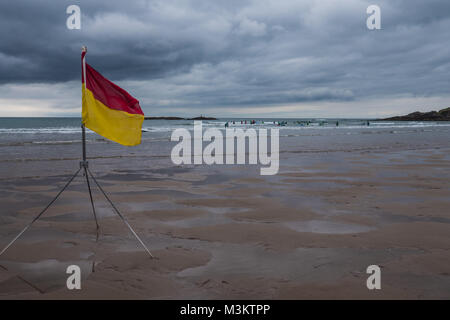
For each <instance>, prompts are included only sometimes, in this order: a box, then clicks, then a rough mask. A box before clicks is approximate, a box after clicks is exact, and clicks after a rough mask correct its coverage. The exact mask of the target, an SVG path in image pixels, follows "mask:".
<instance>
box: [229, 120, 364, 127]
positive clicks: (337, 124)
mask: <svg viewBox="0 0 450 320" xmlns="http://www.w3.org/2000/svg"><path fill="white" fill-rule="evenodd" d="M231 123H232V124H236V121H231ZM256 123H257V121H256V120H249V121H248V124H256ZM260 123H262V124H264V123H265V122H264V121H260ZM311 123H313V122H312V121H310V120H306V121H298V120H297V121H293V122H292V124H294V125H295V124H298V125H300V126H305V125H306V126H309V125H310V124H311ZM241 124H247V120H241ZM273 124H275V125H277V126H281V127H284V126H286V125H287V124H288V122H287V121H273ZM325 124H328V122H327V121H320V122H319V126H323V125H325ZM365 124H366V125H367V126H370V121H369V120H367V121H366V122H365ZM229 126H230V122H229V121H227V122H226V123H225V128H228V127H229ZM336 127H339V121H336Z"/></svg>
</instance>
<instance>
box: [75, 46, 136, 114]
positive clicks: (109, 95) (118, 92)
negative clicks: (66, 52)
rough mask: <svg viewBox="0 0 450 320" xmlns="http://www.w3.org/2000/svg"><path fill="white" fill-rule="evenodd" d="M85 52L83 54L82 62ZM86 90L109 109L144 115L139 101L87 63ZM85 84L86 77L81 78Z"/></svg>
mask: <svg viewBox="0 0 450 320" xmlns="http://www.w3.org/2000/svg"><path fill="white" fill-rule="evenodd" d="M84 55H85V52H83V53H82V54H81V60H82V61H83V57H84ZM86 78H87V83H86V88H87V89H88V90H90V91H91V92H92V94H93V95H94V97H95V99H97V100H98V101H100V102H101V103H103V104H104V105H105V106H107V107H108V108H111V109H114V110H119V111H125V112H127V113H130V114H141V115H144V112H142V109H141V107H140V105H139V101H138V100H137V99H135V98H133V97H132V96H131V95H130V94H129V93H128V92H126V91H125V90H123V89H122V88H121V87H119V86H118V85H116V84H114V83H112V82H111V81H109V80H108V79H106V78H105V77H103V76H102V75H101V74H100V73H99V72H98V71H96V70H95V69H94V68H92V67H91V66H90V65H88V64H87V63H86ZM81 81H82V83H84V75H82V76H81Z"/></svg>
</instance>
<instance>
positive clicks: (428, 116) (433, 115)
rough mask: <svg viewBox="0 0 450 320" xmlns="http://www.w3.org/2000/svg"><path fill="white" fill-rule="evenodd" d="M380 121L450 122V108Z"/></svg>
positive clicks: (417, 112)
mask: <svg viewBox="0 0 450 320" xmlns="http://www.w3.org/2000/svg"><path fill="white" fill-rule="evenodd" d="M378 120H390V121H450V108H446V109H442V110H439V111H430V112H419V111H416V112H413V113H410V114H408V115H406V116H398V117H391V118H386V119H378Z"/></svg>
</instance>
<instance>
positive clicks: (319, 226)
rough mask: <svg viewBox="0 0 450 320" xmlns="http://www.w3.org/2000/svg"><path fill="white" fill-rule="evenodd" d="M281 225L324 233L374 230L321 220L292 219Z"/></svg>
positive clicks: (303, 230) (296, 229)
mask: <svg viewBox="0 0 450 320" xmlns="http://www.w3.org/2000/svg"><path fill="white" fill-rule="evenodd" d="M283 225H285V226H286V227H288V228H290V229H292V230H295V231H297V232H312V233H326V234H352V233H361V232H368V231H371V230H374V229H375V228H373V227H368V226H363V225H359V224H353V223H341V222H332V221H323V220H309V221H292V222H286V223H284V224H283Z"/></svg>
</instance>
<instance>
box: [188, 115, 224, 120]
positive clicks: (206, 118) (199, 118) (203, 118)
mask: <svg viewBox="0 0 450 320" xmlns="http://www.w3.org/2000/svg"><path fill="white" fill-rule="evenodd" d="M188 120H217V119H216V118H214V117H204V116H200V117H195V118H190V119H188Z"/></svg>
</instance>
